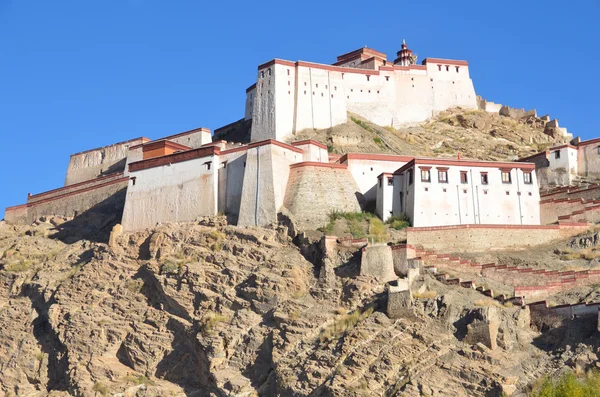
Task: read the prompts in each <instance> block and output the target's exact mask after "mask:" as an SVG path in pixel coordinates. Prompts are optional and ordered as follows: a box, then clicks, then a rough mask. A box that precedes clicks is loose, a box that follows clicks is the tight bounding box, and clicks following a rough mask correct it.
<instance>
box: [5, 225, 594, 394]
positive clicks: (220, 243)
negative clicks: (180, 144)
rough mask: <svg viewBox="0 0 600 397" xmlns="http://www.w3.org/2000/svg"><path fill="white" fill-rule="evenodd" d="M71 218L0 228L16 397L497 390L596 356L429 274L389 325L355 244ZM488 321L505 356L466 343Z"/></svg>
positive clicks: (278, 232) (276, 230)
mask: <svg viewBox="0 0 600 397" xmlns="http://www.w3.org/2000/svg"><path fill="white" fill-rule="evenodd" d="M63 221H64V220H61V219H56V218H53V219H43V220H41V221H39V222H37V223H36V224H34V225H32V226H27V227H15V226H10V225H7V224H5V223H4V222H1V223H0V258H1V259H0V285H1V288H0V374H1V376H0V391H1V393H4V394H3V395H5V396H47V395H51V396H67V395H74V396H108V395H110V396H208V395H211V396H228V395H235V396H255V395H261V396H271V395H282V396H309V395H310V396H333V395H336V396H337V395H339V396H363V395H381V396H383V395H403V396H423V395H424V396H448V395H455V396H500V395H501V393H503V392H504V393H512V392H514V391H515V390H518V391H523V390H526V389H527V387H528V385H529V384H531V382H533V381H535V379H536V378H539V377H540V376H541V375H542V374H544V373H546V372H553V371H556V370H557V369H559V368H562V367H563V366H564V365H565V363H567V364H569V365H571V364H570V363H580V362H581V357H583V358H584V359H585V360H587V361H585V360H584V362H587V363H588V364H589V363H593V362H595V360H597V358H596V353H595V350H592V349H593V348H594V347H593V346H590V344H589V343H588V344H577V343H578V342H581V341H582V338H583V337H584V336H582V335H584V334H581V335H580V334H577V335H579V336H577V337H574V336H573V335H567V336H565V335H563V337H562V338H558V339H557V337H556V334H553V336H552V337H553V338H555V339H554V340H552V341H545V340H544V334H540V333H538V332H537V331H535V330H533V329H531V328H530V327H529V320H528V311H527V310H523V309H521V308H518V307H512V306H502V305H499V304H498V303H497V302H495V301H493V300H491V299H487V298H485V297H483V296H482V295H481V294H480V293H479V292H477V291H475V290H467V289H464V288H457V287H453V286H447V285H444V284H441V283H439V282H438V281H436V280H435V279H434V278H432V277H430V276H421V278H420V279H419V280H417V283H418V285H419V286H420V287H418V291H419V292H418V293H417V294H416V297H417V300H416V303H415V309H414V311H412V312H411V313H410V314H409V315H407V316H404V317H402V318H400V319H397V320H392V319H390V318H388V317H387V315H386V314H385V310H384V308H385V299H386V294H385V291H384V285H383V284H382V283H380V282H377V281H376V280H374V279H372V278H370V277H365V276H359V271H358V270H359V269H358V263H359V257H360V251H357V250H356V248H347V249H339V251H337V253H336V255H335V256H329V257H324V256H323V255H322V252H321V251H320V245H319V239H318V236H315V237H314V240H311V239H305V240H303V241H302V242H301V243H299V245H300V248H299V247H298V246H296V245H294V244H293V243H292V241H291V240H290V237H288V231H287V230H286V228H284V227H281V226H279V227H275V226H274V227H273V228H271V229H252V228H245V229H244V228H237V227H233V226H228V225H226V224H225V220H224V219H223V218H215V219H208V218H207V219H201V220H199V221H197V222H194V223H190V224H182V225H163V226H160V227H157V228H156V229H153V230H148V231H144V232H138V233H133V234H124V235H120V236H119V237H117V238H116V239H114V240H113V241H112V242H111V244H110V245H108V244H106V243H104V242H101V241H92V240H86V239H82V238H81V237H80V236H77V235H76V234H73V233H71V234H70V235H69V236H68V240H67V238H66V237H65V236H64V233H63V234H60V233H57V230H59V229H62V228H61V224H62V222H63ZM62 230H64V229H62ZM63 241H68V244H67V243H65V242H63ZM490 316H494V317H495V318H496V320H497V321H498V322H499V323H500V331H499V332H500V334H499V337H498V340H499V346H500V348H498V349H496V350H494V351H491V350H489V349H487V348H486V347H485V346H484V345H481V344H477V343H474V342H472V341H470V340H469V339H468V338H467V337H466V330H467V326H468V324H469V323H470V322H472V321H475V320H476V319H478V318H482V317H488V318H489V317H490ZM586 332H587V331H586ZM588 334H589V332H588ZM585 335H587V334H585ZM569 338H570V339H569ZM578 338H579V339H578ZM540 346H544V348H541V347H540ZM578 360H579V361H578ZM572 365H575V364H572ZM578 365H579V364H578ZM1 393H0V394H1Z"/></svg>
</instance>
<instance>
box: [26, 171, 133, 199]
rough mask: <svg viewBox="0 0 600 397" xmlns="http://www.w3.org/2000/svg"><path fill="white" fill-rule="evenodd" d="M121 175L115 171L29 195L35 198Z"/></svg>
mask: <svg viewBox="0 0 600 397" xmlns="http://www.w3.org/2000/svg"><path fill="white" fill-rule="evenodd" d="M119 175H121V176H123V172H115V173H112V174H108V175H104V176H100V177H98V178H94V179H88V180H87V181H83V182H78V183H74V184H72V185H67V186H62V187H59V188H56V189H52V190H47V191H45V192H42V193H37V194H32V195H31V196H29V197H28V200H31V199H35V198H37V197H42V196H45V195H48V194H51V193H56V192H59V191H61V190H67V189H72V188H74V187H77V186H84V185H88V184H90V183H94V182H98V181H102V180H104V179H110V178H114V177H117V176H119Z"/></svg>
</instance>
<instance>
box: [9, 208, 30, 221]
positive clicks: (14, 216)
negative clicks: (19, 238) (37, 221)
mask: <svg viewBox="0 0 600 397" xmlns="http://www.w3.org/2000/svg"><path fill="white" fill-rule="evenodd" d="M4 220H5V221H6V223H9V224H11V225H25V224H28V223H30V222H29V218H28V217H27V204H22V205H15V206H13V207H7V208H6V210H5V211H4Z"/></svg>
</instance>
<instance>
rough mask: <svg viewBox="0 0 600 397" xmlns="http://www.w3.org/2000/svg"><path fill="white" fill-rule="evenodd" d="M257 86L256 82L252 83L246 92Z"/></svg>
mask: <svg viewBox="0 0 600 397" xmlns="http://www.w3.org/2000/svg"><path fill="white" fill-rule="evenodd" d="M255 88H256V83H254V84H252V85H251V86H250V87H248V88H246V94H247V93H249V92H250V91H252V90H253V89H255Z"/></svg>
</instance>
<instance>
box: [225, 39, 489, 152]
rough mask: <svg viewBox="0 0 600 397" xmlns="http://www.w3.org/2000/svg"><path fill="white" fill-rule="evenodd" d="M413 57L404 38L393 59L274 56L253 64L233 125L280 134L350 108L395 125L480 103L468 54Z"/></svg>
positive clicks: (338, 120)
mask: <svg viewBox="0 0 600 397" xmlns="http://www.w3.org/2000/svg"><path fill="white" fill-rule="evenodd" d="M416 61H417V57H416V55H414V54H413V52H412V51H411V50H410V49H409V48H408V46H407V45H406V43H405V42H403V44H402V49H401V50H400V51H398V53H397V58H396V59H395V60H394V61H393V62H390V61H388V60H387V57H386V55H385V54H383V53H381V52H379V51H375V50H373V49H371V48H367V47H364V48H360V49H358V50H355V51H352V52H349V53H347V54H343V55H340V56H338V57H337V62H335V63H334V64H333V65H323V64H318V63H312V62H304V61H297V62H292V61H286V60H282V59H273V60H271V61H269V62H266V63H264V64H262V65H260V66H259V67H258V74H257V81H256V83H254V84H253V85H251V86H250V87H249V88H248V89H246V110H245V115H244V119H242V120H240V121H238V122H237V124H244V123H248V122H250V121H251V128H250V129H251V132H250V141H252V142H257V141H261V140H265V139H276V140H279V141H284V140H286V138H288V137H289V136H290V135H291V134H293V133H295V132H297V131H302V130H304V129H306V128H313V129H322V128H330V127H334V126H336V125H339V124H343V123H345V122H346V121H347V116H346V115H347V112H352V113H355V114H358V115H360V116H362V117H364V118H366V119H367V120H370V121H372V122H373V123H375V124H378V125H381V126H391V127H395V128H397V127H399V126H401V125H406V124H410V123H417V122H421V121H424V120H427V119H428V118H430V117H432V116H434V115H436V114H437V113H439V112H441V111H443V110H446V109H448V108H451V107H456V106H460V107H462V108H465V109H477V106H478V105H477V98H476V95H475V89H474V88H473V82H472V81H471V78H470V77H469V64H468V63H467V62H466V61H459V60H451V59H439V58H425V59H424V60H423V62H422V64H421V65H417V64H416ZM227 127H230V126H227ZM227 127H224V129H227ZM216 133H217V134H218V133H219V130H217V131H216Z"/></svg>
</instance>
